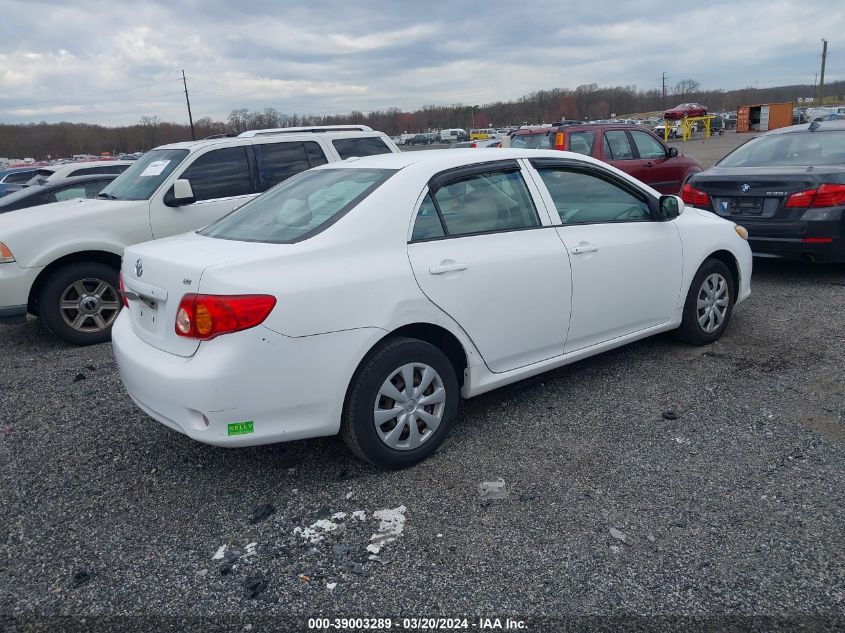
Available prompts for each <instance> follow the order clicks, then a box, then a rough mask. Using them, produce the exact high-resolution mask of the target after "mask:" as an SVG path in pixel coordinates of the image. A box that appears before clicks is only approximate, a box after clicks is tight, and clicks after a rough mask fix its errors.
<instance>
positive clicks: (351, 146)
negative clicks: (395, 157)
mask: <svg viewBox="0 0 845 633" xmlns="http://www.w3.org/2000/svg"><path fill="white" fill-rule="evenodd" d="M423 138H425V137H423ZM332 145H334V148H335V149H336V150H337V153H338V154H339V155H340V158H341V159H344V160H345V159H347V158H351V157H352V156H374V155H376V154H389V153H390V148H389V147H388V146H387V145H386V144H385V142H384V141H383V140H381V139H380V138H379V137H377V136H364V137H360V138H339V139H335V140H333V141H332Z"/></svg>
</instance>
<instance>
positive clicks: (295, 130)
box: [238, 125, 373, 138]
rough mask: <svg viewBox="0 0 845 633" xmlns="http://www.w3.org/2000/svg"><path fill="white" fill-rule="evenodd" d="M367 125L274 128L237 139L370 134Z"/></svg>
mask: <svg viewBox="0 0 845 633" xmlns="http://www.w3.org/2000/svg"><path fill="white" fill-rule="evenodd" d="M372 131H373V128H371V127H370V126H369V125H310V126H306V127H275V128H267V129H264V130H247V131H246V132H241V133H240V134H238V137H239V138H249V137H252V136H264V135H266V134H302V133H303V132H305V133H307V132H310V133H313V134H317V133H320V132H372Z"/></svg>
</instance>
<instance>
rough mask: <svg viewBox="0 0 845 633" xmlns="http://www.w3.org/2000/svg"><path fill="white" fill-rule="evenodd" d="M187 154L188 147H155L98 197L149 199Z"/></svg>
mask: <svg viewBox="0 0 845 633" xmlns="http://www.w3.org/2000/svg"><path fill="white" fill-rule="evenodd" d="M187 155H188V150H186V149H154V150H153V151H151V152H148V153H146V154H144V155H143V156H142V157H141V158H139V159H138V160H137V161H135V162H134V163H132V165H130V167H129V168H128V169H127V170H126V171H125V172H123V173H122V174H120V176H118V177H117V178H115V179H114V180H113V181H111V183H109V185H108V186H107V187H105V188H104V189H103V190H102V191H101V192H100V193H99V194H97V197H98V198H108V199H109V200H148V199H149V197H150V196H151V195H153V193H154V192H155V190H156V189H158V188H159V185H161V183H163V182H164V181H165V179H166V178H167V177H168V176H169V175H170V174H171V173H173V170H174V169H176V167H177V166H178V165H179V163H181V162H182V161H183V160H185V157H186V156H187Z"/></svg>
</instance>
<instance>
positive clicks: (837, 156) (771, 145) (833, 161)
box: [717, 131, 845, 167]
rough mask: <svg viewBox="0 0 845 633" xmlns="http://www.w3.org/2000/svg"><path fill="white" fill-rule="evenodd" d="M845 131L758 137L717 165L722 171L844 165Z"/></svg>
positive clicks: (791, 133)
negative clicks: (730, 168)
mask: <svg viewBox="0 0 845 633" xmlns="http://www.w3.org/2000/svg"><path fill="white" fill-rule="evenodd" d="M843 163H845V131H829V132H822V131H818V132H809V131H805V132H790V133H787V134H773V135H771V136H758V137H757V138H755V139H752V140H750V141H748V142H747V143H746V144H745V145H741V146H740V147H738V148H737V149H736V150H734V151H733V152H732V153H730V154H728V155H727V156H725V157H724V158H723V159H722V160H721V161H720V162H718V163H717V165H718V166H719V167H770V166H775V167H776V166H784V167H789V166H792V165H800V166H804V165H841V164H843Z"/></svg>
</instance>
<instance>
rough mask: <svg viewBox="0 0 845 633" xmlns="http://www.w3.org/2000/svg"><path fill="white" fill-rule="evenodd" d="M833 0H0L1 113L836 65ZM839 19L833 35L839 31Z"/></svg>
mask: <svg viewBox="0 0 845 633" xmlns="http://www.w3.org/2000/svg"><path fill="white" fill-rule="evenodd" d="M843 7H845V5H843V2H842V0H801V1H800V2H799V1H797V0H785V1H784V0H772V1H766V0H731V1H729V2H721V1H718V0H717V1H716V2H711V1H708V2H698V3H696V2H690V3H667V2H666V1H665V0H661V1H652V0H639V1H637V2H630V3H628V2H590V1H589V0H579V1H578V2H570V1H568V0H554V1H546V0H522V1H521V2H515V1H513V0H510V1H500V0H483V1H476V0H449V1H448V2H442V1H440V0H428V1H426V2H420V1H418V0H417V1H414V0H393V1H391V2H388V1H382V0H357V1H356V2H350V1H349V0H345V1H336V0H308V2H288V1H285V0H167V1H166V2H159V1H153V0H131V1H120V0H107V1H104V0H0V16H2V19H0V122H4V123H25V122H37V121H47V122H58V121H74V122H86V123H100V124H104V125H125V124H132V123H137V122H138V121H139V120H140V118H141V117H142V116H158V117H159V118H160V119H162V120H165V121H175V122H179V123H183V122H186V121H187V112H186V108H185V95H184V93H183V92H181V91H182V83H181V71H182V69H184V70H185V73H186V76H187V78H188V90H189V93H190V97H191V106H192V109H193V114H194V119H198V118H200V117H204V116H209V117H211V118H213V119H215V120H225V119H226V118H227V117H228V114H229V112H230V111H231V110H233V109H235V108H249V109H251V110H261V109H264V108H266V107H273V108H276V109H277V110H279V111H281V112H286V113H294V112H296V113H300V114H335V113H346V112H350V111H352V110H360V111H363V112H368V111H371V110H378V109H386V108H389V107H398V108H400V109H403V110H412V109H416V108H417V107H420V106H423V105H427V104H453V103H464V104H484V103H490V102H493V101H508V100H512V99H516V98H519V97H520V96H523V95H526V94H528V93H530V92H533V91H535V90H543V89H551V88H573V89H574V88H576V87H577V86H578V85H580V84H588V83H597V84H599V85H606V86H607V85H614V86H615V85H635V86H636V87H637V88H639V89H642V90H649V89H654V88H659V87H660V82H661V73H662V72H664V71H665V72H666V73H667V74H668V79H667V82H668V84H669V85H670V86H673V85H674V84H675V83H676V82H677V81H679V80H681V79H686V78H692V79H695V80H697V81H699V82H700V84H701V86H702V87H703V88H705V89H715V88H724V89H732V88H743V87H746V86H755V85H756V86H758V87H760V88H763V87H769V86H776V85H786V84H796V83H808V84H812V83H813V81H814V75H815V74H816V73H817V72H818V71H819V66H820V61H821V56H820V54H821V39H822V38H823V37H827V39H828V40H829V44H828V47H829V54H828V60H827V69H826V73H825V76H826V80H827V81H835V80H841V79H845V36H842V35H841V34H842V33H845V8H843ZM837 35H838V36H839V37H838V38H837V37H836V36H837Z"/></svg>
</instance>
